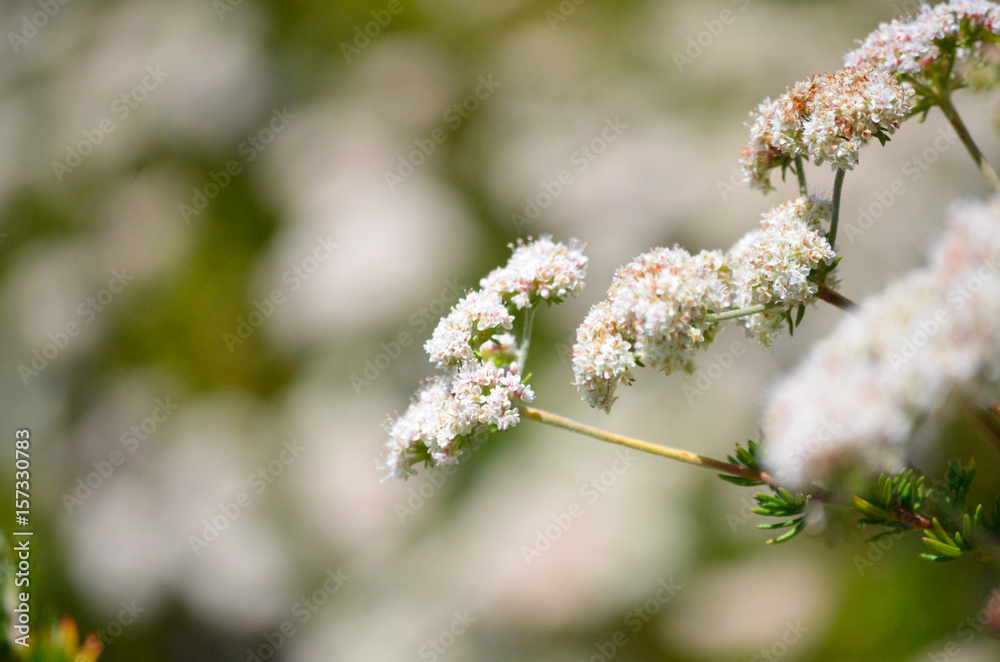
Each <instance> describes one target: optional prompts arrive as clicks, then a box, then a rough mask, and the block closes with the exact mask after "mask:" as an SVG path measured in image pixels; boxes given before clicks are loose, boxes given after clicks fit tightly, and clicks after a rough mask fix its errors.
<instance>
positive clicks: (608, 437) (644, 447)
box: [518, 406, 779, 487]
mask: <svg viewBox="0 0 1000 662" xmlns="http://www.w3.org/2000/svg"><path fill="white" fill-rule="evenodd" d="M518 411H519V412H520V414H521V416H523V417H525V418H530V419H531V420H533V421H538V422H539V423H545V424H546V425H551V426H553V427H557V428H560V429H562V430H568V431H570V432H576V433H578V434H583V435H586V436H588V437H593V438H594V439H600V440H601V441H607V442H608V443H612V444H618V445H619V446H625V447H626V448H631V449H633V450H637V451H642V452H643V453H652V454H653V455H659V456H661V457H665V458H669V459H671V460H676V461H678V462H684V463H687V464H693V465H695V466H698V467H705V468H706V469H711V470H713V471H719V472H721V473H724V474H728V475H730V476H739V477H740V478H746V479H749V480H755V481H760V482H762V483H766V484H768V485H770V486H772V487H779V485H778V482H777V481H776V480H775V479H774V478H773V477H771V476H770V475H769V474H767V473H764V472H763V471H754V470H753V469H749V468H747V467H740V466H737V465H735V464H730V463H729V462H722V461H721V460H714V459H712V458H710V457H704V456H702V455H698V454H696V453H691V452H688V451H682V450H677V449H675V448H668V447H666V446H658V445H657V444H651V443H649V442H648V441H642V440H641V439H633V438H632V437H625V436H622V435H620V434H615V433H614V432H608V431H606V430H601V429H600V428H595V427H591V426H589V425H584V424H583V423H577V422H576V421H571V420H569V419H568V418H563V417H562V416H557V415H556V414H551V413H549V412H547V411H543V410H541V409H535V408H534V407H524V406H522V407H518Z"/></svg>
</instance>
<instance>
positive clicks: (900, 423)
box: [763, 199, 1000, 489]
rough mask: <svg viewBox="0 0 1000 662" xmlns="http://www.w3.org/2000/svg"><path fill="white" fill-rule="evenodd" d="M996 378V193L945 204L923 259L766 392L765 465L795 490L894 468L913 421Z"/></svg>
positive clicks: (999, 376) (999, 246) (999, 243)
mask: <svg viewBox="0 0 1000 662" xmlns="http://www.w3.org/2000/svg"><path fill="white" fill-rule="evenodd" d="M998 383H1000V199H996V200H993V201H992V202H990V203H965V204H962V205H956V206H954V207H952V209H951V210H950V213H949V226H948V229H947V231H946V233H945V235H944V237H943V239H942V241H941V243H940V244H939V245H938V246H937V247H936V248H935V249H934V250H933V252H932V253H931V259H930V263H929V265H928V266H927V267H925V268H923V269H920V270H917V271H915V272H913V273H911V274H910V275H909V276H907V277H905V278H903V279H902V280H900V281H898V282H897V283H895V284H894V285H892V286H891V287H889V288H888V289H887V290H886V291H884V292H883V293H881V294H879V295H877V296H875V297H872V298H871V299H870V300H868V301H867V302H865V304H864V305H863V306H862V309H861V311H860V314H858V315H850V316H847V317H845V318H844V320H843V321H842V322H841V323H840V325H839V326H837V327H836V328H835V329H834V331H833V333H832V334H831V335H830V336H829V337H827V338H825V339H824V340H823V341H821V342H820V343H818V344H817V345H815V346H814V348H813V350H812V351H811V352H810V354H809V355H808V356H807V357H806V359H805V360H804V361H803V362H802V363H801V364H800V365H799V366H798V367H797V368H796V369H795V371H794V372H793V373H792V374H791V375H789V376H788V377H787V378H786V379H785V380H783V381H782V382H781V383H780V384H779V385H778V386H777V387H776V388H775V389H774V391H773V392H772V393H771V395H770V397H769V400H768V403H767V405H766V410H765V414H764V420H763V430H764V435H765V438H766V439H767V445H766V464H767V467H768V469H769V470H770V471H771V472H772V473H773V474H774V475H775V476H776V477H777V478H778V479H779V480H780V481H781V482H782V483H783V484H786V485H787V486H789V487H790V488H795V489H802V488H804V487H806V486H807V485H809V484H810V483H813V482H817V481H824V480H827V479H830V478H833V477H836V476H837V475H840V473H841V472H843V471H845V470H848V469H854V470H861V471H865V472H876V471H894V470H898V469H900V468H901V467H902V465H903V462H904V460H905V458H906V450H907V445H908V444H910V443H911V440H912V439H913V437H914V432H915V430H916V428H917V426H918V425H919V423H920V422H921V421H922V420H924V419H926V418H927V417H928V416H932V415H933V414H934V413H936V412H938V411H940V410H941V409H942V408H943V407H944V406H945V405H946V404H947V403H948V402H950V401H952V400H963V399H966V398H972V397H974V395H975V394H977V393H978V394H980V395H982V394H984V393H989V392H990V391H991V390H992V392H993V393H994V394H996V392H997V384H998Z"/></svg>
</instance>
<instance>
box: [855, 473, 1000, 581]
mask: <svg viewBox="0 0 1000 662" xmlns="http://www.w3.org/2000/svg"><path fill="white" fill-rule="evenodd" d="M975 477H976V463H975V460H972V461H970V462H969V464H968V465H966V466H963V465H962V464H960V463H959V462H957V461H954V460H953V461H951V462H949V463H948V468H947V471H946V474H945V479H944V480H943V481H941V482H940V483H939V486H940V487H939V488H938V489H936V490H932V489H928V488H926V487H925V481H924V476H923V475H921V474H920V473H919V472H917V471H914V470H912V469H910V470H907V471H904V472H903V473H901V474H898V475H896V476H889V475H886V474H883V475H881V476H879V477H878V479H877V480H876V481H875V482H874V483H873V484H872V485H871V486H870V487H869V488H868V490H867V491H866V492H865V493H864V496H857V495H855V496H854V497H853V498H852V505H853V507H854V509H855V510H857V511H858V512H859V513H860V514H861V516H862V517H861V519H860V520H859V521H858V524H859V525H861V526H881V527H884V528H885V529H887V530H890V531H891V530H919V531H922V532H923V541H924V544H925V545H926V546H927V548H928V550H929V551H928V552H925V553H923V554H921V557H922V558H925V559H927V560H928V561H935V562H939V563H940V562H944V561H952V560H954V559H957V558H960V557H962V556H965V555H967V554H978V553H981V552H983V551H984V547H985V546H986V545H987V543H988V542H989V541H986V540H983V537H984V536H983V534H982V533H979V532H980V531H983V530H985V531H986V532H987V535H989V534H992V535H997V533H998V531H997V529H1000V526H998V524H1000V497H998V498H997V503H996V504H995V507H994V511H993V514H992V515H991V516H989V517H987V516H984V514H983V512H984V511H983V506H982V505H976V506H972V507H969V508H966V501H967V499H968V496H969V490H970V489H971V487H972V481H973V479H974V478H975ZM993 544H994V545H995V544H996V542H995V541H993Z"/></svg>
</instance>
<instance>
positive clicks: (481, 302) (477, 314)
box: [424, 290, 514, 368]
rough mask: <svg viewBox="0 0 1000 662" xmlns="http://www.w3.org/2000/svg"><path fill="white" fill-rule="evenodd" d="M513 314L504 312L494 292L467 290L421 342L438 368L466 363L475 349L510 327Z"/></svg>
mask: <svg viewBox="0 0 1000 662" xmlns="http://www.w3.org/2000/svg"><path fill="white" fill-rule="evenodd" d="M513 323H514V317H513V316H512V315H511V314H510V313H509V312H507V308H506V306H504V305H503V299H501V298H500V295H499V294H497V293H496V292H492V291H489V290H486V291H483V290H478V291H475V292H470V293H469V294H467V295H466V296H465V298H463V299H462V300H460V301H459V302H458V303H457V304H455V307H454V308H452V309H451V312H450V313H448V316H447V317H445V318H443V319H442V320H441V321H440V322H438V325H437V327H436V328H435V329H434V333H433V335H431V337H430V339H429V340H428V341H427V342H426V343H424V350H425V351H426V352H427V353H428V354H430V357H431V362H432V363H434V365H435V366H437V367H438V368H447V367H449V366H457V365H461V364H463V363H467V362H469V361H472V360H474V359H475V358H476V355H475V353H476V351H477V350H478V349H479V346H480V345H481V344H482V343H483V342H484V341H486V340H489V339H490V338H491V337H492V336H493V335H494V334H495V333H498V332H499V331H500V329H507V330H509V329H510V328H511V326H512V325H513Z"/></svg>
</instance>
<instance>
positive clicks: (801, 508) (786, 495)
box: [719, 316, 809, 545]
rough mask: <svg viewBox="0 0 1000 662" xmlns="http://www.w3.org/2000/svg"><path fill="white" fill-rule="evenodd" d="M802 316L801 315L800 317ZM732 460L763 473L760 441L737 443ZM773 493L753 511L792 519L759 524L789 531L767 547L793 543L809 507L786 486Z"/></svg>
mask: <svg viewBox="0 0 1000 662" xmlns="http://www.w3.org/2000/svg"><path fill="white" fill-rule="evenodd" d="M800 317H801V316H800ZM729 461H730V462H731V463H732V464H735V465H736V466H738V467H744V468H746V469H750V470H751V471H755V472H759V471H760V470H761V469H760V440H757V441H754V440H753V439H751V440H749V441H747V447H746V448H743V447H742V446H740V445H739V444H736V453H735V454H734V455H730V456H729ZM719 478H721V479H722V480H724V481H726V482H728V483H733V484H734V485H739V486H741V487H756V486H760V485H764V484H765V483H764V482H763V481H759V480H752V479H750V478H744V477H742V476H727V475H725V474H719ZM770 489H771V491H772V492H773V494H767V493H765V492H760V493H758V494H757V495H756V496H754V499H755V500H756V501H757V508H754V509H753V512H754V513H755V514H757V515H763V516H764V517H781V518H791V519H783V520H782V521H780V522H771V523H767V524H758V525H757V528H758V529H765V530H774V529H789V530H788V531H786V532H784V533H782V534H781V535H779V536H777V537H774V538H771V539H770V540H768V541H767V544H769V545H772V544H777V543H781V542H785V541H786V540H791V539H792V538H794V537H795V536H797V535H798V534H800V533H801V532H802V530H803V529H804V528H805V510H806V506H807V505H808V504H809V497H808V496H805V495H803V494H793V493H791V492H789V491H788V490H786V489H785V488H783V487H778V488H775V487H770Z"/></svg>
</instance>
